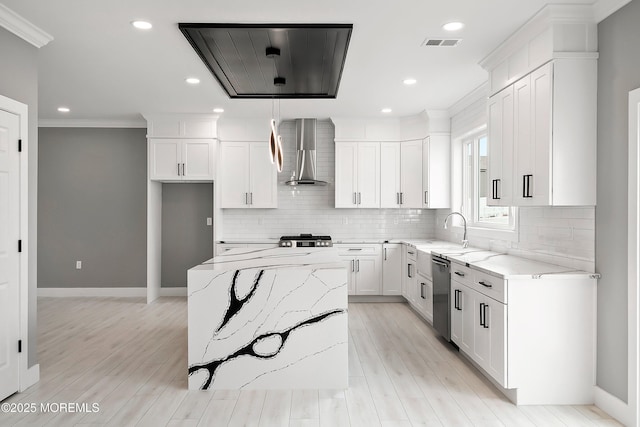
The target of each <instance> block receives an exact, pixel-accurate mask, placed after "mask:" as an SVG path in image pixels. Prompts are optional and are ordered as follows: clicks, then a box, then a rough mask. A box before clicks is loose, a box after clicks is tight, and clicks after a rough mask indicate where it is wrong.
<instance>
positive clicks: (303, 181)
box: [285, 119, 327, 185]
mask: <svg viewBox="0 0 640 427" xmlns="http://www.w3.org/2000/svg"><path fill="white" fill-rule="evenodd" d="M285 184H287V185H327V183H326V182H324V181H318V180H317V179H316V119H296V170H295V173H294V175H293V176H292V177H291V180H290V181H287V182H286V183H285Z"/></svg>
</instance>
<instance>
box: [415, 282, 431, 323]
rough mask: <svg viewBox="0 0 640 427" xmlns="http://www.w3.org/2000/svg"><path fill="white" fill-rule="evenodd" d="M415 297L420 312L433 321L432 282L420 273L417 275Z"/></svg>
mask: <svg viewBox="0 0 640 427" xmlns="http://www.w3.org/2000/svg"><path fill="white" fill-rule="evenodd" d="M415 299H416V305H417V307H418V311H419V312H420V314H422V316H423V317H424V318H425V319H427V320H428V321H429V322H433V283H432V282H431V280H429V279H427V278H426V277H424V276H422V275H418V279H417V286H416V297H415Z"/></svg>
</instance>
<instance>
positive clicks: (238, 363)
mask: <svg viewBox="0 0 640 427" xmlns="http://www.w3.org/2000/svg"><path fill="white" fill-rule="evenodd" d="M347 281H348V280H347V263H345V262H344V261H343V260H341V259H340V258H339V257H338V250H337V249H332V248H268V249H255V248H253V249H252V248H239V249H232V250H230V251H228V252H225V253H223V254H221V255H219V256H217V257H215V258H212V259H210V260H209V261H206V262H204V263H203V264H201V265H199V266H196V267H194V268H191V269H189V271H188V272H187V291H188V303H187V304H188V326H189V327H188V337H189V339H188V343H189V351H188V363H189V389H190V390H196V389H201V390H239V389H259V390H265V389H266V390H270V389H308V388H311V389H320V388H322V389H344V388H347V387H348V385H349V374H348V365H349V362H348V321H347V303H348V297H347V294H348V289H347V288H348V286H347Z"/></svg>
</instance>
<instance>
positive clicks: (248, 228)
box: [221, 120, 435, 240]
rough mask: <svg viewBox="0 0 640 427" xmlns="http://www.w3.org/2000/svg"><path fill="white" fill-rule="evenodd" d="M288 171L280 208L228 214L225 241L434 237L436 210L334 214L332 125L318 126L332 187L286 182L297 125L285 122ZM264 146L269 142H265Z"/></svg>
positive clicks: (322, 172)
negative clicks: (320, 236) (312, 236)
mask: <svg viewBox="0 0 640 427" xmlns="http://www.w3.org/2000/svg"><path fill="white" fill-rule="evenodd" d="M280 132H281V134H282V137H283V141H284V144H283V145H284V159H285V161H284V167H283V170H284V172H283V173H282V174H280V176H279V181H280V182H281V184H280V185H279V188H278V209H224V210H223V211H222V216H223V219H222V223H223V237H222V238H221V239H223V240H231V239H233V238H243V239H244V238H277V237H280V236H281V235H285V234H299V233H313V234H329V235H331V237H333V238H334V239H335V240H341V239H353V238H356V239H357V238H363V239H392V238H405V237H406V238H430V237H433V231H434V227H435V211H429V210H421V209H410V210H409V209H402V210H401V209H334V207H333V206H334V198H335V187H334V185H333V184H334V181H335V179H334V174H335V143H334V141H333V139H334V129H333V124H332V123H331V122H330V121H328V120H319V121H318V126H317V147H316V150H317V152H316V161H317V178H318V179H320V180H323V181H327V182H328V183H329V185H327V186H324V187H321V186H306V187H299V188H297V189H294V188H292V187H288V186H286V185H284V184H282V182H284V181H286V180H287V179H288V178H289V176H291V173H292V171H294V170H295V159H296V156H295V154H296V150H295V123H294V122H293V121H286V122H283V123H282V124H281V126H280ZM265 143H266V142H265Z"/></svg>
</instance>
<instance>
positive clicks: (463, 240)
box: [444, 212, 469, 248]
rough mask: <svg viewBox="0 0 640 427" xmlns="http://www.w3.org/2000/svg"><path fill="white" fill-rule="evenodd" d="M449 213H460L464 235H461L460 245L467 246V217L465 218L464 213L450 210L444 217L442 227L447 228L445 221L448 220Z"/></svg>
mask: <svg viewBox="0 0 640 427" xmlns="http://www.w3.org/2000/svg"><path fill="white" fill-rule="evenodd" d="M451 215H460V217H461V218H462V222H463V225H464V235H463V236H462V247H463V248H466V247H467V246H469V241H468V240H467V218H465V217H464V215H462V214H461V213H460V212H451V213H450V214H449V215H447V217H446V218H445V219H444V229H445V230H446V229H447V221H448V220H449V217H450V216H451Z"/></svg>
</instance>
